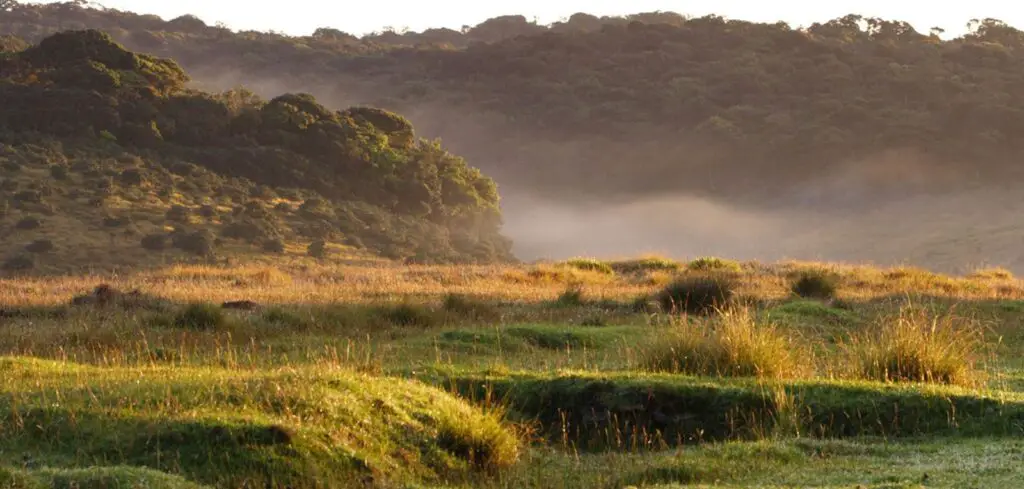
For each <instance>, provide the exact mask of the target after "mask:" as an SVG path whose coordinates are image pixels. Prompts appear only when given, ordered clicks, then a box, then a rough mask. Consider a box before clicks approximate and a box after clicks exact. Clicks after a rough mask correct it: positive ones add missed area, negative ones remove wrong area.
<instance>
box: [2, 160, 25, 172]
mask: <svg viewBox="0 0 1024 489" xmlns="http://www.w3.org/2000/svg"><path fill="white" fill-rule="evenodd" d="M3 169H4V170H6V171H7V172H8V173H18V172H20V171H21V165H20V164H18V163H17V162H14V161H10V160H8V161H5V162H4V164H3Z"/></svg>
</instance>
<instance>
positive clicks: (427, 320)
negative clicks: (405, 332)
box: [377, 303, 437, 328]
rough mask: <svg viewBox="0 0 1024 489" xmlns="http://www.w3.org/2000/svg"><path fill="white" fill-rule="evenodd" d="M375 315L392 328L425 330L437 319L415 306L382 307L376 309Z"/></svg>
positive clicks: (423, 308)
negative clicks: (392, 326)
mask: <svg viewBox="0 0 1024 489" xmlns="http://www.w3.org/2000/svg"><path fill="white" fill-rule="evenodd" d="M377 314H378V315H379V316H380V317H381V318H383V319H384V320H385V321H387V322H388V323H390V324H392V325H394V326H413V327H419V328H427V327H430V326H433V325H435V324H436V323H437V318H436V317H435V316H434V315H433V314H432V313H431V312H430V311H429V310H427V308H425V307H423V306H420V305H416V304H408V303H402V304H398V305H394V306H383V307H380V308H378V309H377Z"/></svg>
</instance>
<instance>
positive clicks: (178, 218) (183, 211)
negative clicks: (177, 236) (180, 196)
mask: <svg viewBox="0 0 1024 489" xmlns="http://www.w3.org/2000/svg"><path fill="white" fill-rule="evenodd" d="M191 215H192V211H190V210H189V208H188V207H185V206H183V205H172V206H171V208H170V209H167V214H166V215H165V216H164V217H165V218H166V219H167V220H168V221H173V222H181V223H187V222H188V218H189V216H191Z"/></svg>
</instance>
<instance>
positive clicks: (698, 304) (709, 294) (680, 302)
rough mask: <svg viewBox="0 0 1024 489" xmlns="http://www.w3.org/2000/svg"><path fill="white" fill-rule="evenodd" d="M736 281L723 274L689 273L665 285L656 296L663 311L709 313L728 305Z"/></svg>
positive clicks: (733, 293) (733, 292)
mask: <svg viewBox="0 0 1024 489" xmlns="http://www.w3.org/2000/svg"><path fill="white" fill-rule="evenodd" d="M735 290H736V283H735V281H733V280H732V279H731V278H729V277H726V276H723V275H690V276H686V277H681V278H678V279H676V280H675V281H673V282H672V283H670V284H669V285H667V286H665V288H664V289H662V290H661V292H660V293H659V294H658V296H657V300H658V303H660V304H661V308H662V310H664V311H670V312H676V313H684V312H685V313H687V314H710V313H712V312H715V311H717V310H719V309H721V308H724V307H726V306H727V305H728V303H729V301H731V300H732V298H733V296H734V295H735Z"/></svg>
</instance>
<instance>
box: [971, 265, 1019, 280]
mask: <svg viewBox="0 0 1024 489" xmlns="http://www.w3.org/2000/svg"><path fill="white" fill-rule="evenodd" d="M968 278H972V279H978V280H1013V279H1014V276H1013V272H1011V271H1009V270H1007V269H1005V268H999V267H994V268H980V269H978V270H975V271H973V272H971V274H970V275H968Z"/></svg>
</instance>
